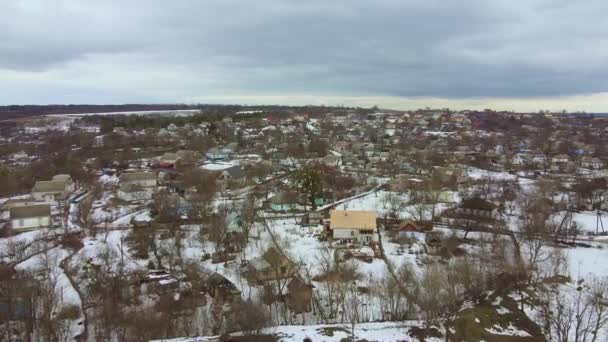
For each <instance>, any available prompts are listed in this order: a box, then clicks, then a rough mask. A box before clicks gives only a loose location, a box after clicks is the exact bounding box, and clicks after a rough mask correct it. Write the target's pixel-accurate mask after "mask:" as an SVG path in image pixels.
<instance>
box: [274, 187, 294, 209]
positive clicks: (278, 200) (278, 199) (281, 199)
mask: <svg viewBox="0 0 608 342" xmlns="http://www.w3.org/2000/svg"><path fill="white" fill-rule="evenodd" d="M297 199H298V194H297V193H296V192H285V191H281V192H279V193H277V194H276V195H274V196H272V198H270V201H269V202H270V208H271V209H272V210H273V211H291V210H295V209H296V208H297V207H298V205H297Z"/></svg>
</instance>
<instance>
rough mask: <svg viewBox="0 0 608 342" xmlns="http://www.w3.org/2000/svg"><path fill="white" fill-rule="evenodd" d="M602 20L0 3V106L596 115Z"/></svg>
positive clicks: (580, 5)
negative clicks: (408, 105)
mask: <svg viewBox="0 0 608 342" xmlns="http://www.w3.org/2000/svg"><path fill="white" fill-rule="evenodd" d="M606 13H608V2H607V1H605V0H583V1H578V2H572V1H561V0H493V1H486V0H464V1H440V0H426V1H422V0H420V1H408V0H374V1H363V0H334V1H325V0H308V1H296V0H281V1H280V0H265V1H263V2H260V1H253V0H239V1H237V0H205V1H198V0H180V1H160V0H132V1H119V0H91V1H79V0H55V1H46V0H0V51H1V53H0V85H2V88H3V90H4V89H5V91H3V93H2V94H0V103H3V104H12V103H66V102H69V103H83V102H88V103H109V102H113V103H117V102H174V101H177V102H194V101H204V102H221V100H222V99H224V100H225V99H232V100H233V101H234V102H249V103H251V102H259V101H258V99H272V98H273V97H274V98H277V99H289V98H291V99H292V100H293V99H302V100H303V99H313V100H314V99H321V101H323V100H322V99H324V98H326V99H334V98H342V99H344V101H350V100H349V99H357V98H360V99H365V98H367V99H369V98H373V99H375V100H377V101H380V102H383V101H385V100H387V101H388V100H390V99H402V101H406V100H408V99H412V98H414V99H420V98H423V99H429V100H430V99H435V100H436V99H441V101H443V102H445V101H447V102H446V103H448V104H450V103H462V102H463V101H465V102H466V101H469V102H471V103H476V102H478V101H479V99H488V100H487V101H485V102H484V103H483V104H486V103H488V104H491V103H503V104H504V105H507V106H508V104H509V103H513V104H514V106H515V104H517V103H530V104H533V103H534V101H533V99H537V98H543V99H547V101H554V104H551V105H555V106H559V105H560V104H563V107H564V108H565V107H566V105H567V104H568V103H572V102H571V101H570V100H567V99H572V98H577V99H580V98H585V99H594V101H595V102H591V103H581V105H582V106H583V107H585V106H586V108H581V109H587V108H591V109H595V108H601V107H603V106H605V105H606V104H608V103H607V102H605V100H604V96H603V95H602V96H600V95H597V94H601V93H604V92H608V21H607V20H605V14H606ZM592 94H596V95H592ZM600 98H601V100H598V99H600ZM239 99H242V101H241V100H239ZM383 99H384V100H383ZM470 99H474V100H470ZM441 101H440V102H441ZM450 101H451V102H450ZM522 101H523V102H522ZM560 101H561V102H560ZM568 101H570V102H568ZM598 101H599V102H598ZM443 102H442V103H443ZM583 102H584V101H583ZM347 104H348V103H347ZM541 104H544V103H543V102H541V103H539V105H541ZM429 105H433V103H430V104H429ZM539 109H540V108H539ZM605 109H606V110H608V107H605Z"/></svg>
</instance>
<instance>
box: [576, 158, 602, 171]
mask: <svg viewBox="0 0 608 342" xmlns="http://www.w3.org/2000/svg"><path fill="white" fill-rule="evenodd" d="M581 166H582V167H584V168H586V169H592V170H599V169H601V168H603V167H604V162H603V161H602V160H601V159H599V158H590V157H584V158H582V160H581Z"/></svg>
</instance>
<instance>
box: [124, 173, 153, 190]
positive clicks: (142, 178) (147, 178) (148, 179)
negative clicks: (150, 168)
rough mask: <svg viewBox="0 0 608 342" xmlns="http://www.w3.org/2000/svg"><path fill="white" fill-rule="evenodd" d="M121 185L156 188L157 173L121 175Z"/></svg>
mask: <svg viewBox="0 0 608 342" xmlns="http://www.w3.org/2000/svg"><path fill="white" fill-rule="evenodd" d="M119 183H120V185H121V186H123V185H124V186H127V185H138V186H141V187H142V188H150V187H155V186H156V184H157V176H156V173H155V172H128V173H123V174H121V175H120V177H119Z"/></svg>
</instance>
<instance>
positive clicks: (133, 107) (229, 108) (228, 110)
mask: <svg viewBox="0 0 608 342" xmlns="http://www.w3.org/2000/svg"><path fill="white" fill-rule="evenodd" d="M188 109H201V110H203V111H204V112H205V113H213V114H218V115H231V114H234V113H236V112H238V111H261V112H263V113H265V114H284V113H306V114H308V115H310V116H313V117H316V116H320V115H324V114H325V113H327V112H328V110H331V111H333V112H337V113H339V112H341V111H345V110H352V109H356V110H357V111H358V112H362V113H370V112H372V111H371V110H370V109H363V108H348V107H325V106H275V105H259V106H241V105H216V104H122V105H87V104H78V105H76V104H70V105H10V106H0V120H7V119H17V118H25V117H31V116H41V115H50V114H87V113H114V112H141V111H164V110H188Z"/></svg>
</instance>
